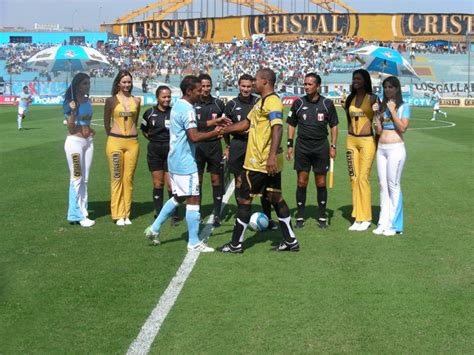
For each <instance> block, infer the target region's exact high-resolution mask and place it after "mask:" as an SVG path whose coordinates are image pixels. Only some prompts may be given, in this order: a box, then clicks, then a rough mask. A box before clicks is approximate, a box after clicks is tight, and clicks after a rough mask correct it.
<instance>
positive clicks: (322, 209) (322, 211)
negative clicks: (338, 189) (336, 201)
mask: <svg viewBox="0 0 474 355" xmlns="http://www.w3.org/2000/svg"><path fill="white" fill-rule="evenodd" d="M317 190H318V207H319V216H318V218H326V203H327V199H328V189H327V188H326V186H324V187H319V186H318V187H317Z"/></svg>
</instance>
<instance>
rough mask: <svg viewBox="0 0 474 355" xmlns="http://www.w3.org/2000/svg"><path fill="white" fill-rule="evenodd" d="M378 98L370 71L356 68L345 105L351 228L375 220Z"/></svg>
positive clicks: (364, 227) (363, 227) (362, 228)
mask: <svg viewBox="0 0 474 355" xmlns="http://www.w3.org/2000/svg"><path fill="white" fill-rule="evenodd" d="M377 100H378V98H377V97H376V96H375V95H374V94H373V93H372V80H371V79H370V74H369V72H368V71H367V70H365V69H357V70H355V71H354V72H353V73H352V87H351V93H350V94H349V96H348V97H347V100H346V102H345V104H344V105H343V108H344V110H345V111H346V116H347V123H348V132H347V151H346V157H347V165H348V168H349V177H350V179H351V189H352V217H354V219H355V221H354V223H353V224H352V225H351V226H350V227H349V230H350V231H366V230H367V229H368V228H369V227H370V224H371V223H372V202H371V201H372V200H371V189H370V170H371V169H372V163H373V162H374V157H375V149H376V144H375V137H374V132H373V129H372V121H373V117H374V111H373V109H372V106H373V104H374V103H375V102H376V101H377Z"/></svg>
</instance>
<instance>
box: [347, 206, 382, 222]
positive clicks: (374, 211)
mask: <svg viewBox="0 0 474 355" xmlns="http://www.w3.org/2000/svg"><path fill="white" fill-rule="evenodd" d="M338 210H339V211H341V213H342V217H343V218H344V219H345V220H347V221H349V222H351V223H352V222H353V221H354V217H352V205H346V206H341V207H339V208H338ZM379 215H380V206H372V221H373V222H374V221H378V219H379Z"/></svg>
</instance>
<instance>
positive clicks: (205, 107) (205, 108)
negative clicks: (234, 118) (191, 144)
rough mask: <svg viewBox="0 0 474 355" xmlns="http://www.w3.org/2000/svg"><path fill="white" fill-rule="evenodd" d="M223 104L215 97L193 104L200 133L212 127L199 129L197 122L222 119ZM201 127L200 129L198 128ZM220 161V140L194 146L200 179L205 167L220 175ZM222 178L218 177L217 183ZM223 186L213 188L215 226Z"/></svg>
mask: <svg viewBox="0 0 474 355" xmlns="http://www.w3.org/2000/svg"><path fill="white" fill-rule="evenodd" d="M224 108H225V107H224V102H222V100H220V99H217V98H215V97H212V96H209V99H208V100H206V101H203V100H201V101H199V102H198V103H197V104H195V106H194V109H195V111H196V118H197V120H198V129H199V131H201V132H210V131H213V130H214V127H201V125H199V122H206V121H208V120H213V119H216V118H219V117H222V114H223V113H224ZM200 127H201V128H200ZM221 160H222V145H221V141H220V138H217V137H215V138H211V139H209V140H206V141H202V142H199V143H197V144H196V163H197V167H198V174H199V176H200V179H202V175H203V174H204V169H205V168H206V165H207V172H209V173H211V174H214V175H220V164H221ZM221 179H222V177H221V176H219V181H221ZM201 189H202V184H201ZM222 190H223V186H220V185H219V186H213V187H212V196H213V200H214V219H215V225H220V222H219V215H220V211H221V205H222V195H223V191H222Z"/></svg>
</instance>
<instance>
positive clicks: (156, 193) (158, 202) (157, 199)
mask: <svg viewBox="0 0 474 355" xmlns="http://www.w3.org/2000/svg"><path fill="white" fill-rule="evenodd" d="M153 204H154V205H155V213H156V215H159V214H160V211H161V208H162V207H163V188H161V189H157V188H153Z"/></svg>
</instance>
